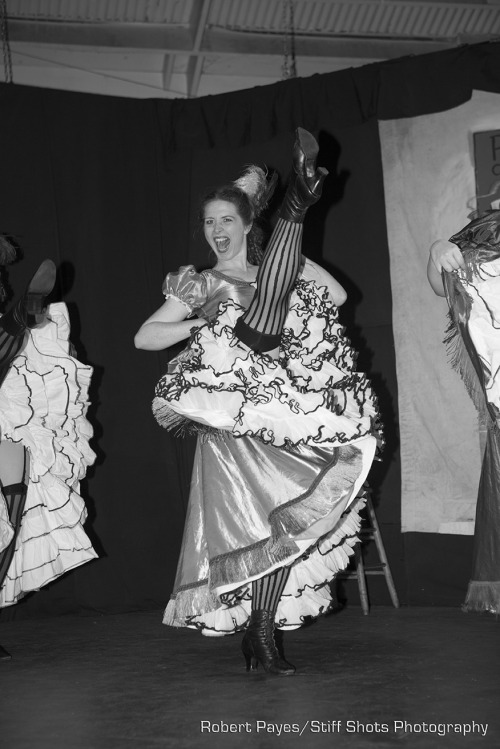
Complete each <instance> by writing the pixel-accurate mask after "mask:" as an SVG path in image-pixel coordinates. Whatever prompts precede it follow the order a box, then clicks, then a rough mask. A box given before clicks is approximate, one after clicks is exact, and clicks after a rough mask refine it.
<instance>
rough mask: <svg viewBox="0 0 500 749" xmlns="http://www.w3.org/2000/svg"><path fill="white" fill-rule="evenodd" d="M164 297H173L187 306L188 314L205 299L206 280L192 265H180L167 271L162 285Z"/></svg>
mask: <svg viewBox="0 0 500 749" xmlns="http://www.w3.org/2000/svg"><path fill="white" fill-rule="evenodd" d="M162 291H163V294H164V295H165V298H166V299H168V298H169V297H174V298H175V299H177V300H178V301H179V302H182V303H183V304H185V305H186V307H187V308H188V310H189V312H190V314H194V313H195V311H196V310H197V309H198V308H199V307H201V306H202V305H203V304H204V303H205V302H206V300H207V282H206V280H205V277H204V276H203V274H202V273H198V272H197V271H196V270H195V268H194V265H182V266H181V267H180V268H179V270H177V271H174V272H172V273H169V274H168V275H167V277H166V278H165V281H164V282H163V287H162Z"/></svg>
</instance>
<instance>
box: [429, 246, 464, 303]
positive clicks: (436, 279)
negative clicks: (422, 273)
mask: <svg viewBox="0 0 500 749" xmlns="http://www.w3.org/2000/svg"><path fill="white" fill-rule="evenodd" d="M464 267H465V262H464V258H463V255H462V253H461V252H460V250H459V248H458V247H457V246H456V245H454V244H452V243H451V242H448V241H447V240H446V239H438V240H437V241H436V242H434V243H433V244H432V245H431V248H430V252H429V260H428V262H427V279H428V281H429V283H430V285H431V287H432V290H433V291H434V293H435V294H437V295H438V296H446V295H445V291H444V287H443V279H442V276H441V271H443V270H447V271H453V270H459V269H460V268H464Z"/></svg>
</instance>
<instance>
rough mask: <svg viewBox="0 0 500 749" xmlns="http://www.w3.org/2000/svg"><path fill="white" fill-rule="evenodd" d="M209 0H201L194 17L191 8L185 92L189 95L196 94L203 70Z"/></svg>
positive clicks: (193, 95)
mask: <svg viewBox="0 0 500 749" xmlns="http://www.w3.org/2000/svg"><path fill="white" fill-rule="evenodd" d="M210 5H211V0H203V3H202V4H201V6H199V5H195V6H193V7H194V8H197V11H196V17H194V15H195V11H194V10H193V18H192V23H191V28H193V29H194V30H195V32H194V37H193V46H192V48H191V50H190V52H189V54H190V55H191V56H190V58H189V62H188V67H187V74H186V75H187V94H188V96H189V97H195V96H197V94H198V87H199V85H200V79H201V74H202V72H203V62H204V54H203V52H202V46H203V37H204V34H205V30H206V26H207V18H208V14H209V12H210Z"/></svg>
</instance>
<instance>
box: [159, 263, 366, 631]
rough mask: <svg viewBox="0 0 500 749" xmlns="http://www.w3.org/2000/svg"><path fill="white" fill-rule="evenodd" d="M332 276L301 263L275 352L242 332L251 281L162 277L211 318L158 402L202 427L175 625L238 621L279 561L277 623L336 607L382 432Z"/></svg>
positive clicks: (177, 418)
mask: <svg viewBox="0 0 500 749" xmlns="http://www.w3.org/2000/svg"><path fill="white" fill-rule="evenodd" d="M331 283H332V279H331V276H329V274H328V273H326V271H324V270H323V269H322V268H320V267H319V266H317V265H316V264H315V263H313V262H312V261H309V260H305V263H304V265H303V269H302V272H301V275H300V278H299V280H298V281H297V283H296V285H295V287H294V290H293V292H292V295H291V299H290V306H289V313H288V316H287V319H286V323H285V330H284V333H283V336H282V343H281V349H280V356H279V360H277V361H275V360H273V359H271V358H270V357H269V356H267V355H265V354H264V355H261V354H256V353H255V352H253V351H250V350H249V349H248V348H247V347H245V346H244V345H242V344H241V343H240V342H239V341H238V340H237V339H236V338H235V337H234V336H233V332H232V331H233V327H234V324H235V322H236V320H237V318H238V317H239V315H241V314H242V312H243V311H244V310H245V309H246V307H247V306H248V303H249V302H250V300H251V298H252V296H253V294H254V291H255V283H248V282H244V281H240V280H237V279H232V278H229V277H227V276H225V275H223V274H221V273H219V272H217V271H214V270H210V271H203V272H202V273H197V272H196V271H195V269H194V268H193V267H192V266H183V267H182V268H181V269H180V270H179V271H178V272H176V273H171V274H169V275H168V276H167V278H166V280H165V284H164V288H163V290H164V293H165V295H166V296H167V297H169V296H172V297H175V298H176V299H178V300H180V301H181V302H183V303H184V304H185V305H186V307H187V309H188V310H189V312H190V314H196V315H198V316H200V317H204V318H206V319H207V320H208V321H209V322H207V325H205V326H202V327H201V328H198V329H197V330H196V332H195V333H194V334H193V335H192V337H191V340H190V341H189V344H188V346H187V348H186V349H185V350H184V351H183V352H182V353H181V354H180V355H179V356H178V357H176V358H175V359H174V360H173V361H172V362H171V364H170V366H169V371H168V373H167V374H166V375H165V376H164V377H163V378H162V379H161V380H160V382H159V383H158V385H157V388H156V398H155V400H154V404H153V410H154V413H155V416H156V418H157V419H158V421H159V423H160V424H162V426H165V427H166V428H174V429H175V428H180V429H181V430H182V429H183V428H184V427H187V428H188V429H189V427H190V426H191V427H192V426H193V424H195V425H196V426H195V428H196V429H199V430H200V433H201V436H200V439H199V440H198V445H197V452H196V456H195V463H194V469H193V476H192V484H191V494H190V500H189V507H188V513H187V518H186V525H185V530H184V537H183V543H182V549H181V555H180V560H179V565H178V570H177V576H176V580H175V584H174V591H173V594H172V597H171V599H170V601H169V604H168V606H167V609H166V612H165V617H164V622H165V623H166V624H170V625H173V626H188V627H195V628H198V629H200V630H201V631H202V632H203V634H207V635H224V634H230V633H232V632H235V631H237V630H239V629H243V628H244V626H245V624H246V622H247V621H248V618H249V615H250V608H251V582H252V580H254V579H256V578H259V577H262V576H263V575H266V574H268V573H269V572H271V571H273V570H275V569H277V568H278V567H282V566H284V565H287V566H290V568H291V573H290V576H289V578H288V582H287V585H286V588H285V590H284V593H283V596H282V598H281V601H280V604H279V606H278V610H277V614H276V625H277V626H278V627H279V628H281V629H293V628H296V627H300V626H301V624H303V623H304V621H305V620H306V619H307V618H309V617H316V616H318V615H319V614H321V613H324V612H326V611H327V610H328V608H329V606H330V605H331V600H332V597H331V592H330V587H329V583H330V582H331V580H332V579H333V578H334V576H335V574H336V573H337V572H338V571H339V570H342V569H345V567H346V566H347V564H348V562H349V557H350V556H351V555H352V553H353V548H354V545H355V544H356V542H357V535H356V534H357V531H358V530H359V526H360V517H359V510H360V509H361V508H362V507H363V505H364V501H365V500H364V498H363V492H362V488H363V484H364V481H365V479H366V476H367V474H368V471H369V469H370V466H371V463H372V460H373V457H374V453H375V447H376V442H377V430H378V413H377V407H376V404H375V401H374V397H373V394H372V391H371V388H370V385H369V383H368V381H367V379H366V377H365V375H364V374H363V373H360V372H356V371H355V370H354V360H355V355H354V352H353V351H352V348H351V347H350V344H349V342H348V340H347V339H346V338H345V336H344V331H343V328H342V327H341V326H340V325H339V322H338V310H337V307H336V306H335V304H334V302H333V299H332V296H331V294H330V292H329V285H330V284H331Z"/></svg>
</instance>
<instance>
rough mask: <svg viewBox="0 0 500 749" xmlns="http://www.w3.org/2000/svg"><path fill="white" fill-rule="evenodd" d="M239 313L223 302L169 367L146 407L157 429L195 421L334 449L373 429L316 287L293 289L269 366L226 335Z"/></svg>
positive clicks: (371, 406)
mask: <svg viewBox="0 0 500 749" xmlns="http://www.w3.org/2000/svg"><path fill="white" fill-rule="evenodd" d="M243 311H244V310H243V308H242V307H241V305H239V304H238V303H235V302H234V301H232V300H228V301H226V302H224V303H222V304H221V305H220V308H219V312H218V314H217V316H216V317H215V319H214V320H213V321H212V322H210V323H207V325H204V326H202V327H200V328H198V329H197V330H196V332H195V333H194V334H193V336H192V338H191V340H190V342H189V344H188V346H187V348H186V349H185V350H184V351H183V352H182V353H181V354H180V355H179V356H178V357H176V359H174V360H173V361H172V362H171V364H170V366H169V371H168V372H167V374H166V375H164V376H163V377H162V378H161V380H160V381H159V383H158V385H157V386H156V391H155V394H156V397H155V399H154V401H153V413H154V415H155V417H156V419H157V420H158V422H159V423H160V424H161V425H162V426H164V427H166V428H168V429H175V428H177V427H182V426H183V424H186V423H189V422H197V423H200V424H202V425H207V426H208V427H209V428H213V429H222V430H226V431H229V432H231V434H233V435H234V436H236V437H241V436H251V437H256V438H258V439H260V440H262V441H263V442H265V443H267V444H272V445H274V446H275V447H282V446H288V447H289V446H297V445H299V444H308V445H319V444H328V445H331V446H342V445H346V444H349V443H353V442H355V441H357V440H359V439H363V438H364V437H367V436H368V435H373V434H374V433H375V432H376V431H378V429H379V425H378V411H377V405H376V402H375V398H374V395H373V393H372V390H371V386H370V384H369V381H368V380H367V378H366V376H365V374H364V373H362V372H356V371H355V370H354V362H355V352H354V351H353V349H352V348H351V346H350V343H349V341H348V340H347V338H345V337H344V328H343V327H341V326H340V325H339V322H338V309H337V307H336V305H335V304H334V303H333V301H332V299H331V297H330V296H329V294H328V292H327V289H326V288H325V287H318V286H316V284H315V283H314V282H313V281H304V280H299V281H298V282H297V283H296V285H295V288H294V291H293V293H292V296H291V300H290V307H289V312H288V315H287V318H286V323H285V329H284V331H283V334H282V339H281V345H280V355H279V359H276V360H275V359H272V358H271V357H270V356H268V355H266V354H258V353H255V352H254V351H252V350H250V349H248V348H247V347H246V346H244V345H243V344H241V343H240V342H239V340H238V339H237V338H236V337H235V336H234V335H233V328H234V325H235V323H236V321H237V319H238V318H239V317H240V316H241V314H242V312H243Z"/></svg>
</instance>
